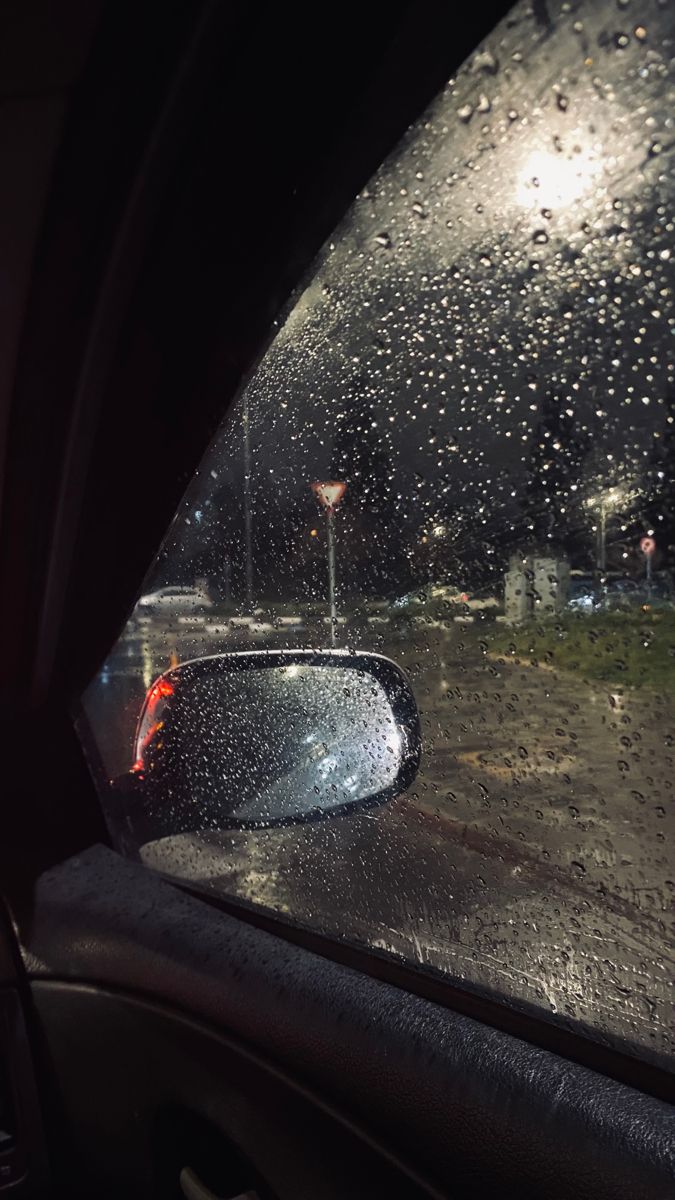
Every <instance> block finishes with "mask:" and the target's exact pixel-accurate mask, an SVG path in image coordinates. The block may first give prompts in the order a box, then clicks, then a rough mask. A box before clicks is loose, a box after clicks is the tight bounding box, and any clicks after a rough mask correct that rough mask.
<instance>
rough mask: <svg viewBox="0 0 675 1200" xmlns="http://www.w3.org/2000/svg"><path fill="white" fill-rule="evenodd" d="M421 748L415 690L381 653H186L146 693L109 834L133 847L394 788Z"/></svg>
mask: <svg viewBox="0 0 675 1200" xmlns="http://www.w3.org/2000/svg"><path fill="white" fill-rule="evenodd" d="M420 754H421V737H420V725H419V715H418V712H417V705H416V703H415V698H414V696H413V693H412V691H411V688H410V685H409V683H408V682H407V680H406V678H405V676H404V675H403V673H402V671H401V670H400V668H399V667H397V666H396V664H395V663H393V662H392V661H391V660H390V659H387V658H385V657H383V656H382V655H378V654H366V653H352V652H351V651H348V650H325V651H314V650H278V651H265V650H258V651H242V652H236V653H227V654H216V655H211V656H208V657H204V658H198V659H193V660H191V661H189V662H185V663H182V664H181V665H180V666H177V667H174V668H172V669H171V670H169V671H167V672H165V673H164V674H163V675H161V676H160V677H159V679H157V680H156V681H155V683H153V685H152V686H151V688H150V689H149V691H148V693H147V696H146V698H145V702H144V704H143V708H142V710H141V715H140V718H139V721H138V726H137V729H136V735H135V740H134V763H133V766H132V768H131V770H130V771H129V772H128V773H127V774H126V775H124V776H122V777H121V778H118V779H116V780H114V781H113V783H112V789H113V796H114V803H113V806H112V808H113V809H114V810H115V811H116V812H118V813H119V817H120V819H121V822H122V826H123V828H122V829H121V830H119V831H118V830H115V829H113V834H116V833H118V832H119V833H120V834H121V836H122V838H123V840H124V842H125V843H127V842H128V840H130V841H131V842H132V843H133V844H134V845H135V846H136V847H138V846H139V845H143V844H145V843H146V842H148V841H153V840H156V839H157V838H161V837H164V836H168V835H171V834H176V833H182V832H187V831H196V830H205V829H206V830H217V829H221V830H232V829H269V828H273V827H275V826H284V825H291V824H296V823H298V822H305V821H312V820H318V819H321V818H323V817H328V816H330V817H335V816H339V815H340V814H342V813H344V812H347V811H350V810H353V809H355V808H363V807H366V806H371V805H376V804H382V803H384V802H385V801H387V800H390V799H393V798H394V797H395V796H398V795H400V794H401V792H403V791H405V789H406V788H408V787H409V786H410V784H411V783H412V781H413V780H414V778H415V776H416V774H417V770H418V767H419V761H420ZM106 808H107V809H108V810H109V811H110V809H109V806H108V805H106ZM118 840H120V839H118Z"/></svg>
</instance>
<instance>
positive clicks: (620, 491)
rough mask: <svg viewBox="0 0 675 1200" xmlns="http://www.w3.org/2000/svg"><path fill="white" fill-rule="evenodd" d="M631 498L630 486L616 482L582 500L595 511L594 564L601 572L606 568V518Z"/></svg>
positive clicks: (623, 506)
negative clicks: (595, 544) (595, 540)
mask: <svg viewBox="0 0 675 1200" xmlns="http://www.w3.org/2000/svg"><path fill="white" fill-rule="evenodd" d="M632 499H633V492H632V491H631V490H630V488H628V487H627V486H626V485H625V484H618V485H617V486H616V487H611V488H607V489H606V490H605V491H602V492H596V493H594V494H593V495H592V496H588V497H587V498H586V500H584V505H585V507H586V508H588V509H590V510H591V511H592V512H594V513H597V521H598V523H597V526H596V534H597V550H596V565H597V568H598V571H600V573H601V574H602V573H604V571H605V570H606V568H607V518H608V517H611V516H612V514H613V513H616V512H620V511H621V509H622V508H625V507H626V505H627V504H628V503H629V502H630V501H631V500H632Z"/></svg>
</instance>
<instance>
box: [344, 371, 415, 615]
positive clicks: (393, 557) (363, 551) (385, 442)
mask: <svg viewBox="0 0 675 1200" xmlns="http://www.w3.org/2000/svg"><path fill="white" fill-rule="evenodd" d="M331 474H332V476H333V478H335V479H339V480H344V481H345V482H346V483H347V492H346V494H345V498H344V500H343V502H342V505H341V506H340V513H341V515H340V517H339V518H338V522H339V525H338V536H339V538H340V566H341V574H342V583H343V589H344V590H347V591H352V592H355V593H357V594H358V593H362V592H378V593H382V592H387V591H390V590H392V589H393V588H396V587H399V586H400V585H401V583H402V582H403V581H404V580H405V581H407V579H408V574H409V565H408V562H407V559H406V555H405V536H404V534H403V524H404V521H405V513H404V511H403V510H404V504H403V501H402V499H401V498H400V496H399V491H400V485H401V479H400V475H399V472H398V469H397V465H396V463H395V456H394V450H393V447H392V445H391V439H390V436H389V433H388V430H387V429H386V428H385V426H384V424H383V417H382V406H381V404H380V403H379V402H378V400H377V399H376V398H375V397H374V396H372V395H371V394H370V388H369V385H368V381H367V379H365V378H364V377H363V376H360V377H358V378H357V379H356V380H355V381H354V383H353V385H352V388H351V389H350V392H349V394H348V396H347V398H346V401H345V405H344V410H343V412H342V413H341V414H340V416H339V418H338V423H337V427H336V431H335V435H334V438H333V455H332V461H331Z"/></svg>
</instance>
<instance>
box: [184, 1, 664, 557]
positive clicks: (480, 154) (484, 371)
mask: <svg viewBox="0 0 675 1200" xmlns="http://www.w3.org/2000/svg"><path fill="white" fill-rule="evenodd" d="M535 7H536V15H535V13H534V12H533V10H532V9H531V8H530V7H529V6H527V5H522V6H518V7H517V8H516V9H515V10H514V12H513V13H512V14H511V16H510V17H509V19H508V21H507V22H505V23H504V24H503V25H502V26H501V27H499V28H498V30H497V31H495V33H494V34H493V35H492V37H491V38H490V39H489V40H488V42H487V43H486V44H484V46H483V47H482V48H481V49H480V50H479V51H478V52H477V53H476V54H475V55H474V56H473V57H472V59H470V60H469V61H468V62H467V63H466V64H465V66H464V67H463V68H462V70H461V71H460V72H459V74H458V76H457V78H456V79H454V80H451V81H449V83H448V85H447V87H446V89H445V90H444V92H443V94H442V95H441V96H439V97H438V99H437V100H436V102H435V103H434V104H433V105H432V106H431V108H430V109H429V110H428V111H427V113H426V114H425V115H424V116H423V117H422V118H421V119H420V120H419V122H418V123H417V124H416V125H415V126H414V127H413V128H412V129H411V130H410V131H409V132H408V134H407V135H406V137H405V138H404V139H403V142H402V143H401V145H400V146H399V148H398V149H397V151H396V152H395V153H394V155H393V156H392V157H391V158H390V159H389V160H388V161H387V162H386V163H385V164H384V165H383V167H382V168H381V170H380V171H379V173H378V174H377V176H376V177H375V178H374V179H373V180H372V182H371V184H370V185H369V186H368V187H367V188H366V189H365V190H364V191H363V192H362V194H361V195H360V196H359V197H358V198H357V200H356V202H355V204H354V206H353V208H352V210H351V211H350V213H349V214H348V215H347V217H346V219H345V221H344V222H343V225H342V226H341V227H340V228H339V229H338V230H337V231H336V233H335V236H334V238H333V240H332V242H331V243H330V244H329V245H328V246H327V247H325V249H324V252H323V254H322V256H321V260H320V263H319V264H318V269H317V270H316V273H315V274H314V276H313V278H312V279H311V280H310V281H308V284H307V286H306V288H305V290H304V291H302V292H301V294H300V295H299V297H298V298H296V300H295V302H294V304H293V305H292V306H291V308H290V312H289V314H288V316H287V318H286V320H285V323H284V324H283V325H282V327H281V329H280V332H279V334H278V336H277V337H276V340H275V341H274V342H273V344H272V346H271V348H270V349H269V350H268V352H267V354H266V355H265V357H264V358H263V360H262V362H261V364H260V366H259V368H258V370H257V371H256V373H255V374H254V376H253V378H252V379H251V381H250V383H249V385H248V387H247V389H246V398H247V402H248V405H249V412H250V419H251V428H252V444H253V446H254V455H253V495H254V503H255V502H257V503H258V505H259V506H262V507H263V508H264V507H265V506H266V505H269V504H270V503H271V496H272V495H273V494H274V495H276V497H277V499H276V501H275V502H276V503H279V504H280V505H281V506H282V507H283V506H284V505H287V504H289V503H290V502H291V501H292V500H293V498H294V497H297V496H299V495H301V494H304V493H305V492H306V491H307V489H308V485H309V483H310V482H311V481H312V480H313V479H317V478H322V477H325V476H327V475H330V474H331V473H332V470H331V469H332V467H333V466H334V454H333V451H334V442H335V436H336V430H337V429H341V428H344V427H345V425H348V424H349V422H350V421H355V420H357V419H358V420H359V421H364V420H366V421H367V423H368V426H369V433H368V436H369V438H370V439H371V441H372V440H373V439H375V440H376V441H377V442H378V443H379V445H380V446H381V448H382V451H383V453H384V454H386V456H387V460H388V461H389V463H390V465H391V471H390V477H391V487H392V492H391V494H392V496H393V497H394V500H395V503H396V504H399V505H400V506H401V507H402V509H403V510H404V511H405V516H406V519H408V520H410V521H414V520H417V519H419V520H420V521H423V520H425V519H428V518H433V514H434V512H435V511H436V510H437V509H439V506H440V507H441V508H442V506H443V504H447V503H449V502H451V503H452V504H453V505H459V506H461V507H463V508H464V509H466V510H468V511H470V512H471V513H472V516H473V520H474V530H475V529H476V526H477V525H482V526H483V527H484V529H485V531H486V532H490V533H491V534H496V536H499V530H500V528H501V527H503V528H506V527H508V525H509V524H510V523H511V522H512V521H513V520H515V519H516V517H517V514H518V513H519V512H521V511H522V508H523V503H524V501H523V494H524V490H525V487H526V481H527V477H528V471H529V470H530V467H531V462H532V456H533V452H534V451H535V448H536V443H537V439H538V438H539V437H541V429H542V427H541V414H542V407H543V406H545V405H546V403H547V402H548V403H549V404H550V398H551V397H552V396H553V397H554V403H556V404H559V405H560V408H561V412H562V413H564V414H565V420H566V421H567V424H568V425H569V424H570V423H571V425H572V426H573V427H574V428H575V429H576V430H577V432H578V433H579V435H580V436H581V435H582V436H583V437H584V438H585V439H586V441H587V443H588V445H589V446H590V453H588V454H587V456H586V460H585V463H584V466H583V471H582V478H581V479H580V482H579V487H580V488H581V489H585V490H586V491H593V490H597V489H602V488H603V487H605V486H607V487H609V486H611V485H612V484H613V483H614V482H616V481H618V480H620V479H621V480H624V481H625V480H628V482H629V483H630V484H631V486H633V488H634V490H635V491H637V492H638V493H639V492H640V490H641V489H642V488H643V487H644V486H646V485H645V483H644V479H643V477H644V473H645V470H646V468H647V466H648V464H649V462H650V461H651V460H652V459H653V456H654V453H655V441H656V440H658V438H659V437H662V436H663V433H664V430H665V429H666V421H667V417H668V413H669V397H670V410H671V412H672V395H673V390H674V388H675V383H674V380H675V338H674V336H673V335H674V334H675V317H674V316H673V306H672V289H673V273H674V266H675V246H674V239H673V222H672V220H671V219H670V218H671V213H672V192H673V139H674V136H675V133H674V130H675V125H674V116H673V114H675V103H674V101H675V88H674V86H673V78H672V75H673V68H672V65H671V56H672V55H673V50H674V47H675V40H674V33H675V23H674V21H673V17H672V15H671V13H670V12H668V11H667V9H666V8H665V7H662V6H661V5H659V4H657V3H656V2H654V0H652V3H640V4H639V5H638V4H631V5H630V6H623V0H622V6H621V7H617V8H616V9H615V10H614V12H613V13H612V14H611V15H610V17H609V19H608V17H607V12H608V6H607V5H606V4H604V3H603V4H598V3H587V4H579V5H569V6H567V7H569V8H573V9H574V11H573V12H569V13H566V14H564V15H563V16H562V17H560V18H559V19H556V21H555V22H554V23H552V22H551V21H549V19H548V17H547V15H546V13H547V9H546V6H545V5H537V6H535ZM563 7H564V6H563ZM633 10H634V11H633ZM638 10H639V12H638ZM638 17H639V20H640V23H639V24H638V23H637V18H638ZM242 403H243V399H242V400H241V401H240V405H239V411H238V412H235V414H234V417H233V419H232V420H231V421H230V423H229V424H228V426H227V427H226V429H225V430H224V431H223V432H222V434H221V435H220V437H219V438H218V439H217V440H216V443H215V445H214V447H213V448H212V451H211V453H210V455H209V456H207V460H206V462H205V463H204V465H203V469H202V471H201V472H200V476H199V477H198V479H197V480H196V481H195V485H194V487H193V489H192V492H191V494H190V495H189V496H188V498H187V501H186V506H185V508H184V510H183V514H181V520H182V517H183V515H184V516H185V517H187V519H188V521H192V520H193V516H192V514H193V513H194V511H195V510H196V511H197V512H199V511H200V506H201V505H202V503H203V502H204V500H205V499H207V498H208V495H209V494H210V492H212V491H213V489H214V488H215V487H216V486H218V484H219V483H221V482H222V481H227V482H228V483H229V484H230V485H231V487H232V488H233V489H234V490H235V492H241V488H242V479H243V456H242V449H241V446H242V438H241V404H242ZM565 452H566V448H565V447H564V446H561V448H560V453H561V454H563V455H564V454H565ZM554 486H555V485H554ZM555 499H556V498H555V497H554V498H553V500H554V501H555ZM557 499H558V500H560V501H561V502H562V501H564V497H558V498H557ZM173 536H174V537H175V538H176V539H177V540H178V541H179V540H180V521H179V523H178V525H177V526H176V527H175V528H174V532H173Z"/></svg>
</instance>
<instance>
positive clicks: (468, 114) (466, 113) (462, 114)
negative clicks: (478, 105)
mask: <svg viewBox="0 0 675 1200" xmlns="http://www.w3.org/2000/svg"><path fill="white" fill-rule="evenodd" d="M457 116H458V117H459V119H460V121H463V122H464V124H465V125H468V124H469V121H470V120H471V118H472V116H473V105H472V104H463V105H462V107H461V108H460V109H458V110H457Z"/></svg>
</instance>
